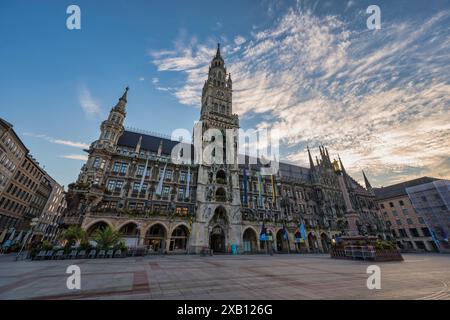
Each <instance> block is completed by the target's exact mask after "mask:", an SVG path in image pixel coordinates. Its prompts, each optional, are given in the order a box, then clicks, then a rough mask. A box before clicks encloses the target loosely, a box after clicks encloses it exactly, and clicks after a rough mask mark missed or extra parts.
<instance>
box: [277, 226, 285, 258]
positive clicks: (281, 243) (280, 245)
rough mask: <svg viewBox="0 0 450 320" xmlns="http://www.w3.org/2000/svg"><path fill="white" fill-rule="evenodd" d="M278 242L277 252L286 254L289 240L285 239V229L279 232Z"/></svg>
mask: <svg viewBox="0 0 450 320" xmlns="http://www.w3.org/2000/svg"><path fill="white" fill-rule="evenodd" d="M276 242H277V252H285V251H287V243H286V242H287V239H286V240H285V239H284V232H283V229H280V230H278V232H277V236H276Z"/></svg>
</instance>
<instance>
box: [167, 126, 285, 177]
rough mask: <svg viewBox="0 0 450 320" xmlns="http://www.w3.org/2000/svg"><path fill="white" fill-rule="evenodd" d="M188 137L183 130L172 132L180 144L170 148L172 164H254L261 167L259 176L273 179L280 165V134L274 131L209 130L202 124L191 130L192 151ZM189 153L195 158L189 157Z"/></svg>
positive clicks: (186, 132)
mask: <svg viewBox="0 0 450 320" xmlns="http://www.w3.org/2000/svg"><path fill="white" fill-rule="evenodd" d="M190 136H191V134H190V132H189V131H188V130H186V129H176V130H175V131H173V132H172V135H171V138H172V140H180V141H181V142H180V143H178V144H177V145H176V146H175V147H173V148H172V153H171V159H172V162H173V163H175V164H182V163H190V162H191V160H192V159H193V160H194V163H195V164H205V165H212V164H218V165H221V164H228V165H234V164H257V163H258V162H259V163H260V164H261V165H262V167H261V175H263V176H268V175H274V174H276V173H277V172H278V169H279V164H278V161H277V159H280V156H279V140H278V137H279V133H278V132H277V130H270V131H269V130H267V129H261V130H258V131H256V130H252V129H249V130H246V131H244V130H242V129H238V128H234V129H217V128H208V129H206V130H204V123H203V122H202V121H198V122H196V124H195V126H194V134H193V137H194V143H193V148H192V149H191V143H190V140H191V138H190ZM192 152H194V154H193V155H192Z"/></svg>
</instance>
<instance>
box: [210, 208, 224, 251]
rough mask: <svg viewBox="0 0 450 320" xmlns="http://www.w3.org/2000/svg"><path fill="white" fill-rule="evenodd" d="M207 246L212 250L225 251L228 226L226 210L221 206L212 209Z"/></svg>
mask: <svg viewBox="0 0 450 320" xmlns="http://www.w3.org/2000/svg"><path fill="white" fill-rule="evenodd" d="M209 226H210V229H209V230H210V234H209V247H210V249H211V250H213V252H226V230H227V226H228V219H227V212H226V209H225V208H224V207H222V206H219V207H217V208H216V210H215V211H214V216H213V217H212V219H211V221H210V222H209Z"/></svg>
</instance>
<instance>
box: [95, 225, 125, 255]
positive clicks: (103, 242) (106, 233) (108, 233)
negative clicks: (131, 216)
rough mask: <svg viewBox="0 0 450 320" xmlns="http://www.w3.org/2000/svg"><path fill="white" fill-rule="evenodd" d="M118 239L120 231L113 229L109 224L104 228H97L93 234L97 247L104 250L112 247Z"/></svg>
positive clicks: (119, 238)
mask: <svg viewBox="0 0 450 320" xmlns="http://www.w3.org/2000/svg"><path fill="white" fill-rule="evenodd" d="M120 240H121V236H120V233H119V232H118V231H114V230H113V229H111V227H109V226H108V227H106V228H104V229H100V230H97V233H96V234H95V241H96V242H97V247H98V248H101V249H104V250H107V249H109V248H112V247H114V246H115V245H117V243H118V242H119V241H120Z"/></svg>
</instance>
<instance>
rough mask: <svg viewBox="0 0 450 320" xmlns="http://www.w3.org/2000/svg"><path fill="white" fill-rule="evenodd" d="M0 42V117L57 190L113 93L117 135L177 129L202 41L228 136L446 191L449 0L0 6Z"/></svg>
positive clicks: (188, 109) (193, 103) (190, 101)
mask: <svg viewBox="0 0 450 320" xmlns="http://www.w3.org/2000/svg"><path fill="white" fill-rule="evenodd" d="M70 4H77V5H79V6H80V8H81V30H68V29H67V28H66V18H67V16H68V15H67V14H66V8H67V6H68V5H70ZM370 4H377V5H378V6H380V8H381V23H382V24H381V27H382V28H381V30H376V31H373V30H368V29H367V27H366V19H367V17H368V14H366V13H365V10H366V8H367V7H368V6H369V5H370ZM0 39H1V41H2V44H1V46H0V70H1V72H0V88H1V89H0V92H1V96H2V107H1V112H0V116H1V117H2V118H5V119H6V120H7V121H9V122H11V123H12V124H13V125H14V128H15V130H16V132H17V133H18V134H19V136H20V137H21V138H22V139H23V141H24V142H25V144H26V145H27V146H28V147H29V149H30V151H31V153H32V154H33V155H34V156H35V157H36V158H37V160H38V161H39V162H40V163H41V164H42V165H44V166H45V168H46V170H47V171H48V172H49V173H50V174H51V175H52V176H53V177H54V178H55V179H57V180H58V181H59V182H60V183H61V184H64V185H67V184H68V183H70V182H72V181H74V180H76V178H77V176H78V173H79V169H80V168H81V166H82V164H83V160H80V159H83V158H85V156H86V154H85V153H84V152H83V151H82V148H83V147H85V146H86V145H88V144H89V143H91V142H92V141H94V140H95V139H96V138H97V137H98V134H99V124H100V122H101V121H102V120H103V119H104V118H105V117H106V115H107V114H108V112H109V109H110V108H111V107H112V106H114V105H115V103H116V102H117V99H118V97H119V96H120V95H121V94H122V92H123V89H124V87H125V86H127V85H128V86H130V92H129V99H128V114H127V119H126V125H128V126H132V127H137V128H141V129H146V130H151V131H156V132H160V133H164V134H170V133H171V132H172V130H174V129H176V128H187V129H191V128H192V125H193V123H194V121H195V120H197V119H198V117H199V102H200V94H201V87H202V84H203V81H204V80H205V78H206V73H207V64H208V62H209V61H210V59H211V57H212V55H213V54H214V52H215V46H216V43H217V42H220V43H221V44H222V47H223V55H224V57H225V61H226V64H227V67H228V69H229V71H231V73H232V78H233V84H234V91H235V92H234V105H233V108H234V112H237V113H238V114H239V115H240V118H241V126H242V127H243V128H244V129H248V128H270V129H277V130H279V132H280V135H281V137H282V138H283V139H282V141H281V144H282V147H281V156H282V159H286V160H289V161H291V162H294V163H298V164H300V165H307V157H306V154H305V147H306V145H307V144H308V145H309V146H310V147H312V148H313V150H314V152H315V153H318V151H317V146H318V145H319V144H324V145H326V146H328V148H329V150H330V153H331V155H332V156H336V155H337V154H338V153H339V154H340V156H341V158H342V159H343V161H344V164H346V166H347V170H348V171H350V173H352V174H353V175H354V177H355V178H356V179H357V180H360V181H361V180H362V176H361V170H362V169H364V170H365V171H366V172H367V173H368V176H369V178H370V179H371V181H372V183H373V185H376V186H380V185H387V184H389V183H392V182H398V181H402V180H405V179H409V178H414V177H417V176H422V175H432V176H436V177H442V178H450V158H449V154H450V139H449V137H450V111H449V109H450V77H449V75H450V1H291V2H289V1H283V2H281V1H261V2H257V1H151V2H150V1H126V2H125V1H120V2H119V1H117V2H115V1H98V0H96V1H57V2H56V1H9V2H6V1H2V2H1V4H0Z"/></svg>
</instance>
